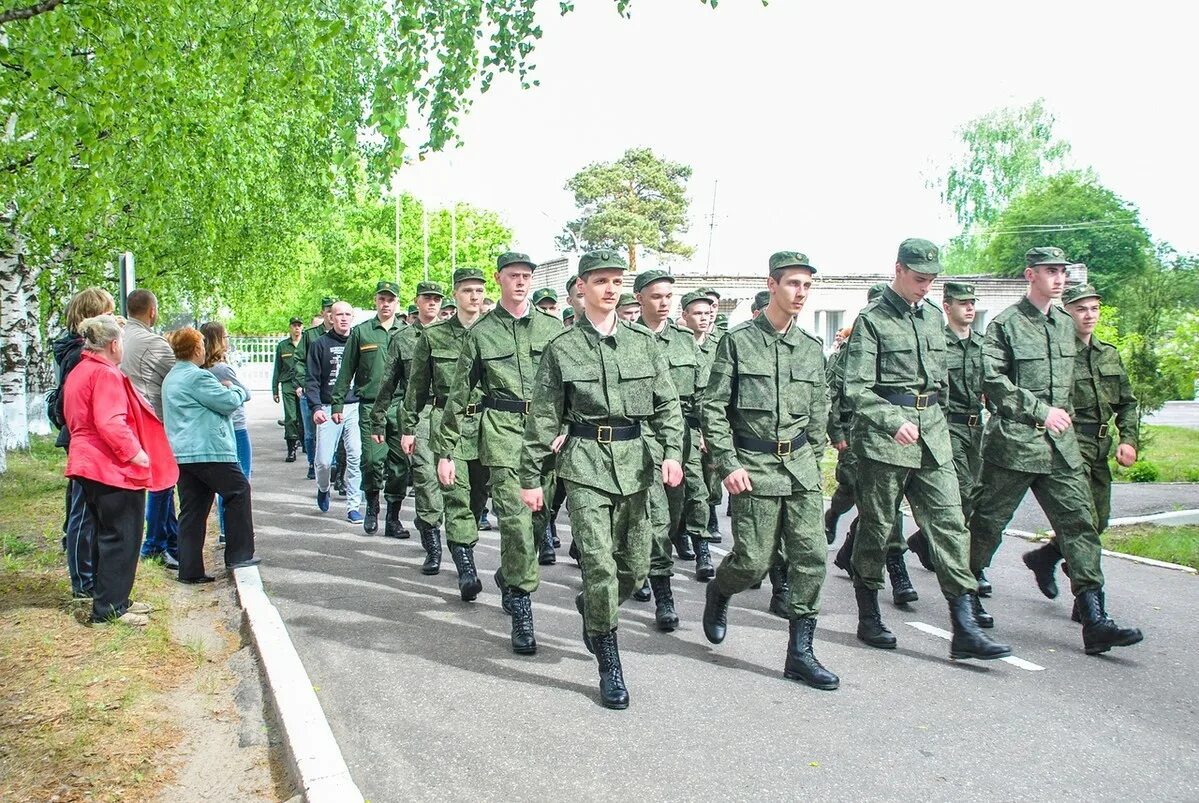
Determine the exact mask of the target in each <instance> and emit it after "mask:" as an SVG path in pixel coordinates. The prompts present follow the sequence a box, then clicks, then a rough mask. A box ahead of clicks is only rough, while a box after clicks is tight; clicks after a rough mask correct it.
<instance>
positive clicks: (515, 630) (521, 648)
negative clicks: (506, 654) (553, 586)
mask: <svg viewBox="0 0 1199 803" xmlns="http://www.w3.org/2000/svg"><path fill="white" fill-rule="evenodd" d="M511 594H512V599H511V601H510V602H509V604H510V605H511V606H512V652H514V653H516V654H517V655H533V654H534V653H536V652H537V639H536V638H535V637H534V636H533V601H532V600H531V599H530V598H529V593H528V592H527V591H522V590H520V589H519V588H514V589H512V591H511Z"/></svg>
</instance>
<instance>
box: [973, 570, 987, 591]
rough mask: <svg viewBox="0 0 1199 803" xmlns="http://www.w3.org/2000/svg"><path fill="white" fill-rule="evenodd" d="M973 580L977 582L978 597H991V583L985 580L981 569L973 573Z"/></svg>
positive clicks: (985, 577)
mask: <svg viewBox="0 0 1199 803" xmlns="http://www.w3.org/2000/svg"><path fill="white" fill-rule="evenodd" d="M974 579H975V580H977V581H978V595H979V596H980V597H989V596H991V581H990V580H988V579H987V574H986V572H984V571H983V570H982V569H979V570H978V571H976V572H975V573H974Z"/></svg>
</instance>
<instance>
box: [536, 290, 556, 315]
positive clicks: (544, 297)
mask: <svg viewBox="0 0 1199 803" xmlns="http://www.w3.org/2000/svg"><path fill="white" fill-rule="evenodd" d="M533 306H535V307H540V308H541V310H542V312H548V313H549V314H550V315H557V314H558V293H557V291H556V290H554V288H552V287H543V288H541V289H540V290H538V291H537V292H535V293H533Z"/></svg>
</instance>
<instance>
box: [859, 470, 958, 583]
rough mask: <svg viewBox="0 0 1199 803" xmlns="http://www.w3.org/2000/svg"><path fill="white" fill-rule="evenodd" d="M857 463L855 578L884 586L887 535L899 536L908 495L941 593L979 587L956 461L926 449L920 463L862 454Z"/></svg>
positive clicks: (888, 537)
mask: <svg viewBox="0 0 1199 803" xmlns="http://www.w3.org/2000/svg"><path fill="white" fill-rule="evenodd" d="M857 467H858V470H857V484H856V491H857V504H858V533H857V538H856V539H855V541H854V545H853V557H852V563H853V569H854V573H855V574H856V575H857V577H856V580H855V582H857V583H859V584H860V585H863V586H865V587H866V588H872V589H876V590H877V589H881V588H883V587H884V585H885V574H886V559H887V552H888V551H889V550H888V541H889V540H892V539H894V538H895V524H896V517H897V516H898V515H899V503H900V501H901V500H902V499H903V497H904V496H906V497H907V498H908V503H909V504H910V505H911V508H912V516H913V517H914V518H915V519H916V525H917V526H918V527H919V528H920V529H921V530H922V531H923V532H924V534H925V536H926V537H927V539H928V547H929V553H930V554H931V555H932V560H933V565H934V566H936V571H937V581H938V582H939V583H940V585H941V593H942V594H943V595H945V597H946V599H949V598H952V597H958V596H961V595H962V594H964V593H966V592H967V591H977V590H978V582H977V581H976V580H975V579H974V575H972V574H971V573H970V570H969V568H968V566H969V552H970V537H969V535H968V533H967V531H966V522H965V519H964V518H963V517H962V498H961V496H960V495H959V494H958V481H957V476H956V474H955V472H954V468H953V465H952V464H951V463H943V464H942V465H939V466H938V465H935V464H934V463H933V462H932V458H931V457H930V456H929V455H928V453H927V450H926V451H925V455H924V465H922V466H921V467H920V468H908V467H906V466H893V465H891V464H890V463H880V462H879V461H877V460H871V459H870V458H869V457H864V456H860V455H859V456H858V458H857Z"/></svg>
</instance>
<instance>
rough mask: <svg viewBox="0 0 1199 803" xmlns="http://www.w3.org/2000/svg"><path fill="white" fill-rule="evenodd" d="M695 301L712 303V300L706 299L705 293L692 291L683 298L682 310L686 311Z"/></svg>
mask: <svg viewBox="0 0 1199 803" xmlns="http://www.w3.org/2000/svg"><path fill="white" fill-rule="evenodd" d="M696 301H703V302H705V303H707V304H711V303H712V299H710V298H708V295H707V293H705V292H704V291H703V290H692V291H691V292H690V293H688V294H687V295H685V296H683V301H682V304H683V307H682V308H683V309H687V307H688V306H690V305H691V304H694V303H695V302H696Z"/></svg>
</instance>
